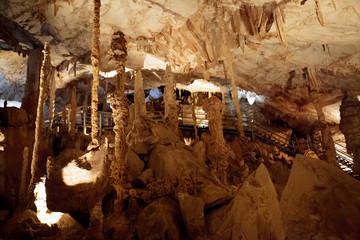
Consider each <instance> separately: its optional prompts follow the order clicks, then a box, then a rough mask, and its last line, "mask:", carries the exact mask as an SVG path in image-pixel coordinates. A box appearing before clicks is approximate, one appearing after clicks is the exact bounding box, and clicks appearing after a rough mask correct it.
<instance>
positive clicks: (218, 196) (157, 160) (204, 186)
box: [148, 144, 231, 209]
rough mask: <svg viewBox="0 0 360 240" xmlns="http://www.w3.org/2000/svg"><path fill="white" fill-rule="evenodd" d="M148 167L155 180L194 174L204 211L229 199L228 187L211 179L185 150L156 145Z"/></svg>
mask: <svg viewBox="0 0 360 240" xmlns="http://www.w3.org/2000/svg"><path fill="white" fill-rule="evenodd" d="M148 167H150V168H151V169H153V171H154V176H155V177H157V178H164V177H167V176H176V177H183V176H184V173H186V172H191V171H192V172H196V173H197V175H198V177H199V182H201V187H200V189H201V190H200V192H199V193H198V194H199V196H200V197H202V198H203V200H204V202H205V209H207V208H209V207H212V206H215V205H217V204H221V203H224V202H227V201H228V200H229V199H230V198H231V193H230V190H229V189H228V187H226V186H225V185H222V184H221V183H219V182H218V181H216V180H215V179H214V178H212V177H211V176H212V174H211V173H210V172H209V170H208V169H207V166H206V165H205V163H204V162H199V161H197V160H196V158H195V156H194V155H193V154H192V153H191V152H190V151H188V150H186V149H185V148H182V147H173V146H164V145H160V144H157V145H156V146H155V147H154V149H153V150H152V151H151V153H150V157H149V162H148Z"/></svg>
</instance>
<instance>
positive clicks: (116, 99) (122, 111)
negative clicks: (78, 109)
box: [109, 32, 129, 209]
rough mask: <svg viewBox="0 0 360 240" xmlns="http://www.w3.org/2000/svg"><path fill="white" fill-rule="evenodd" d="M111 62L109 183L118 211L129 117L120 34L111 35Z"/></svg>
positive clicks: (122, 40)
mask: <svg viewBox="0 0 360 240" xmlns="http://www.w3.org/2000/svg"><path fill="white" fill-rule="evenodd" d="M109 53H110V57H111V60H113V61H115V64H116V73H117V76H116V79H117V87H116V90H115V92H114V93H112V94H110V95H109V100H110V102H111V104H112V109H113V118H114V123H115V126H114V133H115V160H114V161H112V162H111V166H110V167H111V175H110V179H111V180H110V181H111V184H112V185H113V187H114V189H115V191H116V193H117V200H116V202H115V207H116V209H120V206H119V204H120V200H121V199H122V198H123V195H124V193H123V192H124V182H123V181H124V174H125V159H126V153H127V151H128V147H127V144H126V132H125V130H126V126H127V119H128V117H129V109H128V103H127V97H126V95H125V93H124V91H125V80H126V76H125V61H126V56H127V49H126V40H125V36H124V34H123V33H122V32H116V33H114V34H113V37H112V41H111V49H110V51H109Z"/></svg>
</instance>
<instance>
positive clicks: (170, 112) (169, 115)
mask: <svg viewBox="0 0 360 240" xmlns="http://www.w3.org/2000/svg"><path fill="white" fill-rule="evenodd" d="M174 89H175V84H174V75H173V73H172V71H171V66H170V65H166V70H165V92H164V102H165V116H164V117H165V119H167V120H168V124H169V127H170V129H172V131H174V133H176V134H178V129H179V128H178V126H179V122H178V111H177V106H176V95H175V91H174Z"/></svg>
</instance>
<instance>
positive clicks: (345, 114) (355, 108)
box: [340, 92, 360, 175]
mask: <svg viewBox="0 0 360 240" xmlns="http://www.w3.org/2000/svg"><path fill="white" fill-rule="evenodd" d="M340 117H341V120H340V130H341V132H342V133H343V134H344V135H345V140H346V149H347V151H348V153H353V161H354V168H353V171H354V173H355V174H358V175H360V101H359V99H358V98H357V96H356V94H353V93H351V92H346V93H345V96H344V98H343V100H342V102H341V106H340Z"/></svg>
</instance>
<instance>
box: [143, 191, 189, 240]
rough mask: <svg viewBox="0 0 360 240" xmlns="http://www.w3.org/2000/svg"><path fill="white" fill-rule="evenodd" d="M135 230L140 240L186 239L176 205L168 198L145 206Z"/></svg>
mask: <svg viewBox="0 0 360 240" xmlns="http://www.w3.org/2000/svg"><path fill="white" fill-rule="evenodd" d="M136 229H137V233H138V237H139V239H140V240H155V239H168V240H171V239H173V240H179V239H186V236H185V229H184V227H183V226H182V224H181V214H180V211H179V209H178V205H177V203H176V201H174V200H172V199H171V198H169V197H162V198H159V199H157V200H155V201H154V202H152V203H150V204H149V205H148V206H146V207H145V208H144V210H143V211H142V212H140V214H139V218H138V222H137V225H136Z"/></svg>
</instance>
